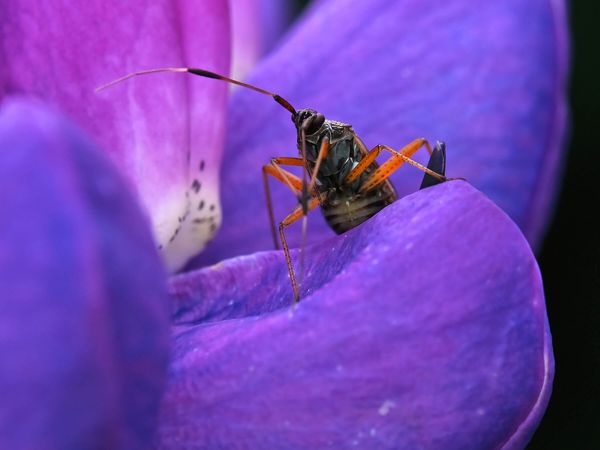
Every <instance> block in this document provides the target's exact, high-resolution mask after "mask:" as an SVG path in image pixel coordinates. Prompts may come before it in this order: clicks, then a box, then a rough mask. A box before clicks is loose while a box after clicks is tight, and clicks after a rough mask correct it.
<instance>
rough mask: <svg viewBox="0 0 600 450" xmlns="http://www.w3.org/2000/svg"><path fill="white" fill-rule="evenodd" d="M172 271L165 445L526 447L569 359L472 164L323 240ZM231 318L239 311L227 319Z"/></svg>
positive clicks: (519, 241) (534, 270)
mask: <svg viewBox="0 0 600 450" xmlns="http://www.w3.org/2000/svg"><path fill="white" fill-rule="evenodd" d="M306 263H307V276H306V277H305V282H304V286H305V287H304V291H305V292H304V298H303V300H301V301H300V303H299V305H298V307H297V308H296V309H295V310H294V309H292V308H291V307H290V302H291V298H292V294H291V289H290V288H289V282H288V280H287V272H286V268H285V264H284V262H283V256H282V254H281V252H265V253H258V254H255V255H252V256H249V257H241V258H237V259H233V260H229V261H226V262H224V263H222V264H220V265H218V266H214V267H211V268H207V269H204V270H202V271H199V272H195V273H189V274H185V275H181V276H178V277H175V278H173V279H172V287H171V289H172V294H173V296H174V298H175V305H176V311H175V317H176V322H177V324H178V327H177V329H176V340H175V349H174V355H175V356H174V362H173V364H172V366H171V373H170V382H169V387H168V390H167V394H166V396H165V399H164V404H163V407H162V412H161V426H160V448H164V449H170V448H183V447H185V448H232V449H235V448H261V449H269V448H286V449H296V448H298V449H305V448H352V447H358V448H366V449H372V448H394V449H414V448H443V449H450V450H451V449H463V448H469V449H488V448H504V449H516V448H523V447H524V445H525V443H526V442H527V441H528V440H529V438H530V437H531V434H532V433H533V431H534V429H535V427H536V426H537V424H538V422H539V420H540V418H541V416H542V414H543V412H544V410H545V407H546V405H547V402H548V398H549V395H550V390H551V383H552V377H553V370H554V365H553V358H552V349H551V341H550V334H549V331H548V323H547V320H546V313H545V307H544V297H543V290H542V283H541V279H540V274H539V269H538V267H537V264H536V262H535V259H534V257H533V255H532V252H531V250H530V248H529V246H528V244H527V242H526V241H525V239H524V237H523V236H522V234H521V233H520V231H519V230H518V228H517V227H516V225H515V224H514V223H513V222H512V221H510V220H509V219H508V217H507V216H506V215H505V214H504V213H503V212H502V211H500V209H498V208H497V207H496V206H495V205H494V204H493V203H492V202H490V201H489V200H488V199H487V198H485V197H484V196H483V195H482V194H480V193H479V192H477V191H475V190H474V189H473V188H472V187H470V186H469V185H468V184H466V183H464V182H459V181H457V182H450V183H444V184H442V185H440V186H436V187H432V188H429V189H426V190H423V191H419V192H417V193H415V194H413V195H411V196H408V197H406V198H404V199H402V200H400V201H398V202H396V203H394V204H392V205H391V206H389V207H388V208H386V209H384V210H383V211H382V212H381V213H379V214H378V215H376V216H375V217H374V218H373V219H371V220H370V221H368V222H366V223H365V224H364V225H362V226H361V227H358V228H356V229H354V230H352V231H350V232H349V233H347V234H346V235H344V236H343V237H338V238H333V239H329V240H327V241H325V242H323V243H321V244H320V245H316V246H312V247H308V249H307V254H306ZM225 319H227V320H225Z"/></svg>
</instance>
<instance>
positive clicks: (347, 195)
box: [96, 67, 448, 304]
mask: <svg viewBox="0 0 600 450" xmlns="http://www.w3.org/2000/svg"><path fill="white" fill-rule="evenodd" d="M161 72H187V73H190V74H193V75H198V76H201V77H206V78H213V79H217V80H221V81H226V82H228V83H232V84H236V85H238V86H243V87H245V88H248V89H252V90H254V91H256V92H259V93H261V94H265V95H268V96H270V97H272V98H273V99H274V100H275V101H276V102H277V103H278V104H280V105H281V106H282V107H283V108H285V109H286V110H287V111H289V112H290V113H291V114H292V122H293V123H294V126H295V128H296V132H297V147H298V152H299V157H292V156H282V157H275V158H272V159H271V161H270V163H269V164H267V165H265V166H263V169H262V174H263V182H264V188H265V196H266V203H267V209H268V213H269V221H270V224H271V233H272V235H273V241H274V243H275V247H276V248H279V241H278V236H277V234H279V239H280V240H281V245H282V247H283V251H284V254H285V260H286V264H287V269H288V273H289V277H290V281H291V284H292V290H293V293H294V304H296V303H297V302H298V301H299V299H300V289H299V285H298V281H297V279H296V275H295V272H294V268H293V265H292V260H291V257H290V250H289V246H288V244H287V241H286V238H285V229H286V228H287V227H288V226H290V225H291V224H293V223H295V222H297V221H298V220H300V219H302V218H303V219H304V220H303V227H302V229H303V233H302V235H303V236H304V235H305V230H306V217H307V215H308V213H309V211H311V210H313V209H315V208H317V207H318V206H320V207H321V210H322V212H323V215H324V216H325V220H326V221H327V223H328V225H329V226H330V227H331V228H332V229H333V230H334V231H335V232H336V233H338V234H341V233H344V232H345V231H348V230H350V229H352V228H354V227H356V226H358V225H360V224H361V223H363V222H364V221H366V220H367V219H369V218H370V217H372V216H374V215H375V214H377V213H378V212H379V211H381V210H382V209H383V208H384V207H386V206H387V205H389V204H390V203H392V202H394V201H395V200H397V198H398V195H397V193H396V191H395V189H394V187H393V186H392V184H391V182H390V181H389V177H390V175H391V174H392V173H393V172H395V171H396V170H397V169H398V168H399V167H400V166H402V165H403V164H404V163H408V164H410V165H412V166H415V167H416V168H418V169H419V170H421V171H423V172H424V173H425V175H424V178H423V182H422V184H421V189H422V188H424V187H428V186H431V185H434V184H438V183H441V182H444V181H447V180H448V178H446V176H445V164H446V153H445V144H444V143H443V142H437V143H436V145H435V147H434V148H433V149H432V147H431V145H430V144H429V142H428V141H427V140H426V139H423V138H420V139H415V140H413V141H412V142H410V143H409V144H408V145H406V146H404V147H403V148H401V149H400V150H394V149H392V148H390V147H388V146H386V145H381V144H380V145H376V146H375V147H373V148H371V149H368V148H367V147H366V145H365V144H364V143H363V141H362V140H361V139H360V138H359V137H358V136H357V134H356V133H355V132H354V130H353V129H352V126H351V125H349V124H346V123H343V122H338V121H335V120H329V119H326V118H325V116H324V115H323V114H321V113H319V112H317V111H315V110H312V109H308V108H306V109H301V110H299V111H297V110H296V109H295V108H294V107H293V106H292V105H291V104H290V103H289V102H288V101H287V100H285V99H284V98H283V97H281V96H279V95H277V94H274V93H272V92H269V91H266V90H264V89H261V88H259V87H256V86H253V85H250V84H247V83H243V82H241V81H238V80H234V79H232V78H228V77H225V76H223V75H219V74H217V73H214V72H209V71H207V70H203V69H197V68H189V67H179V68H160V69H150V70H143V71H138V72H133V73H131V74H129V75H126V76H124V77H121V78H118V79H116V80H114V81H111V82H110V83H107V84H105V85H103V86H100V87H99V88H97V89H96V91H100V90H103V89H106V88H108V87H110V86H113V85H115V84H117V83H120V82H122V81H125V80H127V79H129V78H132V77H134V76H138V75H147V74H152V73H161ZM422 148H425V149H426V150H427V151H428V153H429V155H430V160H429V164H428V166H427V167H425V166H423V165H422V164H420V163H418V162H416V161H414V160H413V159H411V157H412V156H413V155H414V154H415V153H416V152H417V151H418V150H419V149H422ZM382 152H388V153H390V154H391V157H390V158H389V159H388V160H387V161H385V162H384V163H382V164H381V165H380V164H378V163H377V162H376V158H377V157H378V156H379V155H380V154H381V153H382ZM282 166H296V167H301V168H304V170H303V171H302V174H303V175H302V178H300V177H298V176H296V175H295V174H293V173H291V172H289V171H287V170H285V169H284V168H283V167H282ZM269 178H274V179H276V180H278V181H279V182H281V183H283V184H285V185H286V186H287V187H288V188H289V189H290V190H291V191H292V192H293V193H294V194H295V196H296V198H297V199H298V203H299V204H298V205H297V206H296V208H295V209H294V210H293V211H292V212H291V213H290V214H288V215H287V216H286V217H285V218H284V219H283V220H282V221H281V222H280V223H279V226H278V227H276V226H275V217H274V214H273V205H272V201H271V194H270V190H269ZM276 229H277V231H278V232H277V231H276ZM301 248H302V246H301ZM301 261H302V260H301ZM301 264H302V262H301Z"/></svg>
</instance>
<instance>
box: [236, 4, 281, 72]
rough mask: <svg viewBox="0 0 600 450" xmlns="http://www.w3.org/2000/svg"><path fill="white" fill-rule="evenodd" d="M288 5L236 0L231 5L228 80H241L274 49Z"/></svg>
mask: <svg viewBox="0 0 600 450" xmlns="http://www.w3.org/2000/svg"><path fill="white" fill-rule="evenodd" d="M291 13H292V4H291V2H288V1H281V0H236V1H235V2H232V4H231V32H232V38H233V42H232V47H233V48H232V52H233V58H232V68H231V76H232V77H233V78H235V79H238V80H239V79H243V78H244V77H245V76H246V74H247V73H248V72H249V71H250V69H252V68H253V67H254V65H255V64H256V63H257V61H258V60H259V59H260V57H261V56H262V55H264V54H265V53H267V51H268V50H271V48H272V47H273V46H274V44H275V43H276V42H277V40H278V38H279V37H280V35H281V34H283V31H284V29H285V28H286V26H287V25H288V23H289V21H290V19H291V15H292V14H291Z"/></svg>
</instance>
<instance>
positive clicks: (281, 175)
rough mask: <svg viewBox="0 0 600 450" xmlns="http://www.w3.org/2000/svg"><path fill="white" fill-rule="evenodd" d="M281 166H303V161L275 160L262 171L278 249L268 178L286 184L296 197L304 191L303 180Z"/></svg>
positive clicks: (277, 243) (272, 231) (272, 232)
mask: <svg viewBox="0 0 600 450" xmlns="http://www.w3.org/2000/svg"><path fill="white" fill-rule="evenodd" d="M280 164H282V165H288V166H301V165H302V159H301V158H291V157H284V158H273V159H272V160H271V164H269V165H266V166H263V169H262V172H263V185H264V189H265V198H266V201H267V210H268V212H269V222H270V225H271V235H272V236H273V243H274V245H275V248H276V249H279V240H278V239H277V233H276V232H275V215H274V214H273V202H272V200H271V190H270V189H269V179H268V176H269V175H270V176H272V177H273V178H275V179H276V180H277V181H279V182H281V183H283V184H285V185H286V186H287V187H289V188H290V190H291V191H292V192H293V193H294V194H295V195H296V196H298V195H299V193H300V192H301V191H302V180H301V179H300V178H298V177H297V176H296V175H294V174H293V173H290V172H288V171H287V170H284V169H282V168H281V167H279V165H280Z"/></svg>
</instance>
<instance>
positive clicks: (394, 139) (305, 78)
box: [202, 0, 567, 263]
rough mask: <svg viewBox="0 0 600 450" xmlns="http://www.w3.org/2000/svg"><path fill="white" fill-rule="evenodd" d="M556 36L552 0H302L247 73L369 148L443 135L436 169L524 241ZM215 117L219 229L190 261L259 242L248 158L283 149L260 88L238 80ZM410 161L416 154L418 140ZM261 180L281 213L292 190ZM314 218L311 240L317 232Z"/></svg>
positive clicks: (254, 172)
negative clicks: (300, 16) (346, 128)
mask: <svg viewBox="0 0 600 450" xmlns="http://www.w3.org/2000/svg"><path fill="white" fill-rule="evenodd" d="M566 47H567V30H566V17H565V12H564V2H562V1H560V0H552V1H550V0H533V1H528V2H523V1H519V0H509V1H506V2H486V3H484V4H481V3H476V2H472V1H467V0H456V1H452V2H446V3H443V2H438V1H432V0H426V1H421V0H418V1H417V0H405V1H399V2H389V1H387V0H370V1H365V2H359V3H356V2H350V1H349V0H330V1H326V2H318V3H317V4H315V7H314V8H312V9H311V11H310V13H309V14H308V15H307V17H305V18H304V21H303V22H302V23H301V24H299V25H298V26H297V27H296V28H295V31H294V32H293V33H292V34H291V35H288V37H287V39H286V41H285V42H284V43H283V44H282V45H281V46H280V47H279V48H278V50H277V51H276V52H275V53H274V54H272V55H271V56H270V57H269V58H268V59H267V60H265V61H264V63H262V64H261V65H260V66H259V67H257V69H256V71H255V72H254V74H253V76H251V77H250V78H249V81H250V82H252V83H254V84H256V85H258V86H261V87H263V88H265V89H268V90H270V91H272V92H276V93H278V94H280V95H282V96H283V97H285V98H286V99H287V100H289V101H290V102H291V103H292V104H293V105H294V106H295V107H296V108H302V107H312V108H315V109H317V110H319V111H321V112H323V113H324V114H325V116H326V117H328V118H330V119H335V120H340V121H343V122H346V123H350V124H352V125H353V126H354V129H355V131H356V132H357V133H358V135H359V136H361V137H362V138H363V139H364V141H365V142H366V144H367V145H368V146H370V147H372V146H375V145H376V144H387V145H390V146H392V147H394V148H400V147H402V146H403V145H405V144H407V143H408V142H410V141H411V140H412V139H414V138H417V137H426V138H427V139H429V140H430V141H431V142H432V143H433V142H435V141H436V140H441V141H445V142H446V144H447V149H448V150H447V151H448V155H447V156H448V167H447V169H448V176H450V177H465V178H467V179H468V180H469V181H470V182H471V183H472V184H473V185H474V186H475V187H477V188H479V189H481V190H482V191H483V192H485V193H486V194H487V195H488V196H489V197H490V198H491V199H492V200H493V201H494V202H496V203H497V204H498V205H499V206H500V207H501V208H502V209H504V210H505V211H506V212H507V213H508V214H509V215H510V216H511V217H512V218H513V220H515V222H516V223H517V224H518V225H519V226H520V227H521V228H522V230H523V231H524V233H525V235H526V237H527V238H528V239H529V241H530V242H531V243H533V244H535V243H537V242H538V241H539V239H540V237H541V235H542V232H543V229H544V227H545V223H546V221H547V218H548V215H549V212H550V211H549V209H550V206H551V204H552V200H553V198H554V193H555V187H556V186H557V183H556V176H557V171H558V167H559V162H560V160H561V150H562V147H563V146H562V144H563V142H564V134H565V116H566V103H565V78H566V70H567V61H566V60H567V55H566ZM229 123H230V126H229V130H230V131H229V133H228V142H227V145H226V147H227V148H226V153H225V157H224V160H225V161H227V164H225V165H224V166H223V172H222V178H223V208H224V227H223V228H222V231H221V232H220V234H219V235H218V237H217V238H216V239H215V241H213V244H212V245H211V246H209V248H208V249H207V253H205V255H204V256H203V259H202V261H203V263H206V262H214V261H219V260H221V259H223V258H225V257H229V256H231V255H235V254H240V253H250V252H253V251H256V250H258V249H270V248H272V242H271V235H270V231H269V226H268V219H267V213H266V208H265V206H264V205H265V201H264V194H263V188H262V179H261V176H260V168H261V165H263V164H266V163H268V161H269V160H270V158H271V157H273V156H283V155H287V156H294V155H295V154H296V153H297V150H296V148H295V146H296V135H295V130H294V128H293V126H292V124H291V123H290V118H289V114H288V113H287V112H286V111H284V110H282V108H281V107H280V106H279V105H277V104H275V103H274V102H272V101H270V100H269V99H268V98H263V97H261V96H260V95H257V94H256V93H254V92H250V91H243V90H238V91H237V92H236V95H235V97H234V99H233V102H232V105H231V117H230V122H229ZM417 159H418V160H420V161H421V162H426V152H424V151H423V152H422V154H421V155H420V156H417ZM420 178H421V174H420V173H419V172H418V171H417V170H415V169H414V168H410V167H406V168H402V169H401V170H399V171H398V172H397V173H396V174H394V176H393V177H392V181H393V183H394V185H395V186H396V188H397V189H398V191H399V193H400V194H402V195H404V194H407V193H409V192H413V191H415V190H416V189H418V186H419V180H420ZM272 191H273V199H274V203H275V206H276V208H275V209H276V217H279V218H283V217H285V215H286V214H287V213H289V212H290V211H291V210H292V208H293V207H294V206H295V198H294V197H293V196H292V195H290V194H289V192H288V189H286V188H285V187H280V186H275V187H274V189H273V190H272ZM315 216H316V217H317V219H313V220H311V223H310V225H309V229H310V237H311V238H312V239H313V241H318V240H321V239H323V238H324V237H325V236H330V235H331V231H330V230H329V229H328V228H327V226H326V225H325V223H324V221H323V220H322V219H320V218H319V217H318V216H319V215H318V214H317V215H315ZM292 228H294V227H292ZM299 229H300V227H295V230H296V231H297V230H299ZM298 234H299V233H296V235H298ZM293 235H294V230H291V231H290V236H293ZM290 239H291V242H292V245H297V243H298V242H299V240H298V239H293V238H292V237H290Z"/></svg>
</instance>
